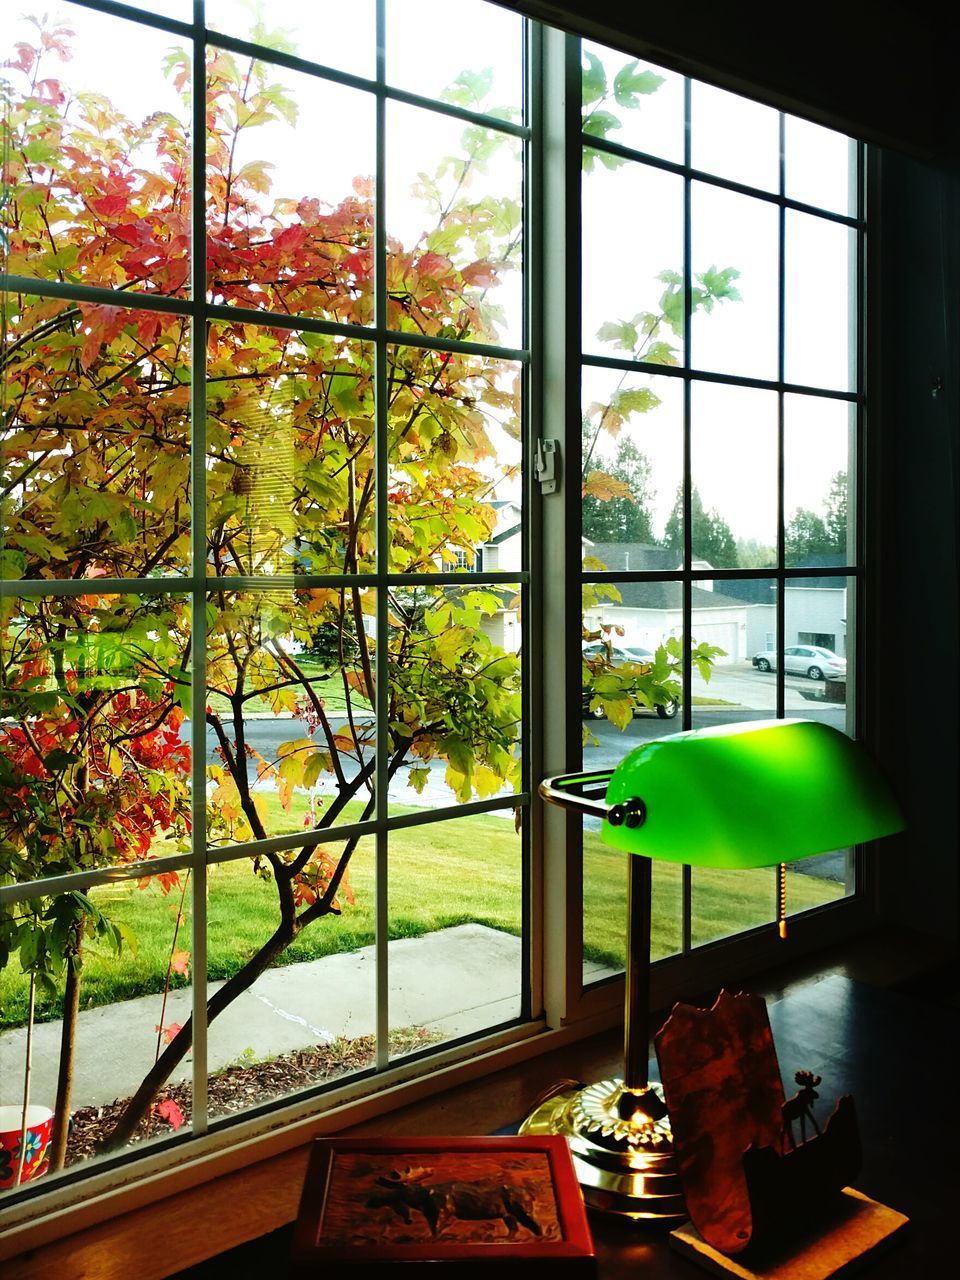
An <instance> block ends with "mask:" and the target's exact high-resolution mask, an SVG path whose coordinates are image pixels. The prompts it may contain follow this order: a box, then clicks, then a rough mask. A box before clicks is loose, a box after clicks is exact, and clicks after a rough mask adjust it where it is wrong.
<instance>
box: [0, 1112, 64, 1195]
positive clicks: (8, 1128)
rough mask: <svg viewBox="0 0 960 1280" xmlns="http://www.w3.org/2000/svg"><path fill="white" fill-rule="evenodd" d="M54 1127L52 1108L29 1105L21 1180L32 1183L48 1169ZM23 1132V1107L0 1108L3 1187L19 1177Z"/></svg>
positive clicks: (0, 1177) (0, 1166)
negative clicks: (48, 1148)
mask: <svg viewBox="0 0 960 1280" xmlns="http://www.w3.org/2000/svg"><path fill="white" fill-rule="evenodd" d="M52 1129H53V1112H52V1111H51V1110H50V1108H49V1107H27V1132H26V1141H25V1144H24V1145H25V1148H26V1154H25V1155H24V1158H23V1172H22V1173H21V1175H20V1181H21V1182H29V1181H30V1179H31V1178H37V1177H39V1176H40V1174H41V1173H43V1172H44V1171H45V1170H46V1167H47V1147H48V1146H49V1145H50V1133H51V1130H52ZM22 1132H23V1108H22V1107H0V1190H6V1189H7V1188H8V1187H12V1186H13V1185H14V1183H15V1182H16V1180H17V1169H18V1168H19V1166H20V1137H21V1134H22Z"/></svg>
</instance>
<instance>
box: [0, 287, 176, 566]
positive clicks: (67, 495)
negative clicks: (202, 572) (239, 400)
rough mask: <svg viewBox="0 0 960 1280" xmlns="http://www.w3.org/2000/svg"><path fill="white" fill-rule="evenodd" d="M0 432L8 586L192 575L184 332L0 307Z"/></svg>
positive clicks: (48, 308) (69, 310)
mask: <svg viewBox="0 0 960 1280" xmlns="http://www.w3.org/2000/svg"><path fill="white" fill-rule="evenodd" d="M5 319H6V333H5V337H6V338H7V339H8V341H9V342H10V346H9V347H8V350H9V356H8V358H7V361H6V368H5V370H4V379H5V382H6V387H5V391H6V395H7V404H8V405H9V409H8V412H7V416H6V422H5V424H4V426H3V427H2V428H0V475H2V479H3V491H4V496H3V499H2V502H0V514H2V535H3V542H4V550H3V556H2V561H3V574H4V576H5V577H7V578H74V577H81V576H85V577H90V578H96V577H104V576H105V577H110V578H136V577H152V576H155V575H156V574H158V573H170V574H177V573H183V572H185V571H186V570H187V569H188V568H189V565H190V537H189V517H190V491H189V479H190V386H189V382H190V326H189V321H188V320H187V319H186V318H185V317H182V316H172V315H162V314H160V313H158V312H150V311H127V310H124V309H122V308H120V307H104V306H99V305H96V304H92V303H86V302H81V303H77V304H65V303H62V302H59V301H58V302H55V303H51V302H48V301H44V300H43V299H38V298H30V297H28V296H27V295H20V296H19V298H15V297H14V296H13V295H9V296H8V306H7V309H6V316H5Z"/></svg>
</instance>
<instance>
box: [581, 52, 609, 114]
mask: <svg viewBox="0 0 960 1280" xmlns="http://www.w3.org/2000/svg"><path fill="white" fill-rule="evenodd" d="M583 61H584V63H585V65H584V67H583V68H582V71H581V87H580V91H581V100H582V102H583V105H584V106H585V107H589V106H591V105H592V104H593V103H594V102H600V101H602V100H603V99H604V98H605V97H606V96H607V73H606V71H605V70H604V66H603V63H602V62H601V61H600V59H599V58H598V57H597V55H596V54H595V53H591V52H590V50H589V49H584V50H583Z"/></svg>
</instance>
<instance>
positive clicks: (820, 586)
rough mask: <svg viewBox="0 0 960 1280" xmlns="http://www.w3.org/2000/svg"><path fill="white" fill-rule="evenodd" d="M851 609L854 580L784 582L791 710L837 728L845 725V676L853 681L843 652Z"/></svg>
mask: <svg viewBox="0 0 960 1280" xmlns="http://www.w3.org/2000/svg"><path fill="white" fill-rule="evenodd" d="M852 610H853V579H852V578H847V577H832V576H830V575H829V574H823V575H818V576H816V577H809V578H788V579H787V581H786V585H785V587H784V623H783V626H784V633H783V634H784V645H785V650H784V683H785V685H787V686H788V687H789V690H790V696H789V698H788V704H787V705H788V712H787V714H788V715H789V714H790V711H789V707H790V706H791V705H792V706H794V707H795V708H797V709H798V710H799V709H801V708H802V709H803V713H804V714H807V715H809V716H810V717H811V718H813V719H817V720H824V721H826V722H827V723H828V724H832V725H833V726H834V728H836V729H845V728H846V724H847V677H848V676H849V678H850V680H851V681H852V680H853V678H854V670H853V657H854V655H853V653H852V652H850V653H848V650H847V619H848V617H851V616H852Z"/></svg>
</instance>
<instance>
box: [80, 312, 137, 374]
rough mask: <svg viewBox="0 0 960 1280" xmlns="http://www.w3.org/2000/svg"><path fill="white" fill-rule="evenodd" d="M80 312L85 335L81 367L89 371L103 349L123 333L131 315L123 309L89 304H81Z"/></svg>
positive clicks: (81, 353)
mask: <svg viewBox="0 0 960 1280" xmlns="http://www.w3.org/2000/svg"><path fill="white" fill-rule="evenodd" d="M79 310H80V315H81V317H82V318H83V332H84V335H85V336H84V340H83V347H82V349H81V352H80V365H81V367H82V368H83V369H89V368H90V366H91V365H92V364H93V362H94V360H96V358H97V356H98V355H99V354H100V351H101V349H102V348H103V347H105V346H106V345H107V344H108V343H110V342H112V341H113V339H114V338H115V337H117V335H118V334H119V333H120V332H121V330H122V329H123V326H124V325H125V324H126V323H127V321H128V320H129V318H130V313H129V311H126V310H125V309H124V308H123V307H108V306H101V305H99V304H88V303H80V308H79Z"/></svg>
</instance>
